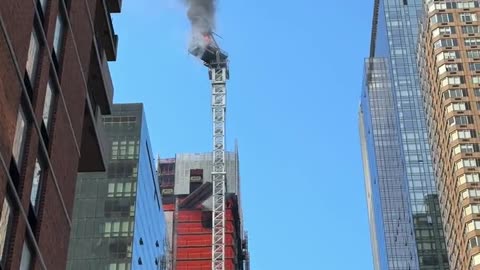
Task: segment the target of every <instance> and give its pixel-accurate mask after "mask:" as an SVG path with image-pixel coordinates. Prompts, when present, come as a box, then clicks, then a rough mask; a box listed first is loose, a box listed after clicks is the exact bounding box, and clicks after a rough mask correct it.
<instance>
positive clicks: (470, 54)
mask: <svg viewBox="0 0 480 270" xmlns="http://www.w3.org/2000/svg"><path fill="white" fill-rule="evenodd" d="M467 57H468V58H480V51H478V50H475V51H467Z"/></svg>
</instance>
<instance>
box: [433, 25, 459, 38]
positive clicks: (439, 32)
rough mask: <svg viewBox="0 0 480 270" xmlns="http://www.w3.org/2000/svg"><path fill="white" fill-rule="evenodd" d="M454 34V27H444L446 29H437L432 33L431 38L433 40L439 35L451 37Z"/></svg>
mask: <svg viewBox="0 0 480 270" xmlns="http://www.w3.org/2000/svg"><path fill="white" fill-rule="evenodd" d="M451 34H455V27H452V26H446V27H439V28H437V29H435V30H433V31H432V38H435V37H437V36H440V35H451Z"/></svg>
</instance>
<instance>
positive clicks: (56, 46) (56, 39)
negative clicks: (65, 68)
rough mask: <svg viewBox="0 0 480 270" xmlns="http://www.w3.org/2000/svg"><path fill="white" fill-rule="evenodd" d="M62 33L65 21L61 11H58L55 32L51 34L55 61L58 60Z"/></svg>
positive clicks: (63, 32) (61, 44)
mask: <svg viewBox="0 0 480 270" xmlns="http://www.w3.org/2000/svg"><path fill="white" fill-rule="evenodd" d="M64 34H65V23H64V19H63V16H62V13H61V12H59V13H58V15H57V20H56V22H55V33H54V36H53V51H54V52H55V55H56V57H57V61H59V60H60V57H61V50H62V48H63V39H64Z"/></svg>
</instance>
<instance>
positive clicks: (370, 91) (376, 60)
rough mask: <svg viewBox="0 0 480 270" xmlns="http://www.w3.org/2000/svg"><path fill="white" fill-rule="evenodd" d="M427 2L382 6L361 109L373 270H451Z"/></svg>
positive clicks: (389, 0) (393, 1) (398, 0)
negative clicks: (429, 73)
mask: <svg viewBox="0 0 480 270" xmlns="http://www.w3.org/2000/svg"><path fill="white" fill-rule="evenodd" d="M422 16H423V1H422V0H376V1H375V4H374V18H373V25H372V37H371V44H370V56H369V58H368V59H367V60H366V67H365V77H364V78H365V79H364V84H363V90H362V99H361V110H360V137H361V140H362V152H363V159H364V171H365V184H366V191H367V202H368V210H369V219H370V228H371V230H370V231H371V237H372V250H373V257H374V265H375V269H377V270H378V269H381V270H384V269H389V270H400V269H402V270H403V269H405V270H408V269H411V270H415V269H422V270H423V269H425V270H430V269H431V270H433V269H435V270H444V269H445V270H446V269H449V267H448V258H447V255H446V249H445V241H444V235H443V230H442V223H441V216H440V211H439V203H438V196H437V190H436V186H435V178H434V174H433V167H432V161H431V157H430V147H429V144H428V134H427V128H426V119H425V113H424V110H423V104H422V94H421V90H420V81H419V74H418V68H417V61H416V48H417V39H418V35H419V32H418V31H419V22H420V21H421V20H422Z"/></svg>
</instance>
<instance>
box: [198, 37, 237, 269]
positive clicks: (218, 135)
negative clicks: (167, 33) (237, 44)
mask: <svg viewBox="0 0 480 270" xmlns="http://www.w3.org/2000/svg"><path fill="white" fill-rule="evenodd" d="M204 39H205V40H204V42H205V44H203V45H205V46H200V45H199V46H193V47H192V48H190V53H191V54H192V55H194V56H196V57H198V58H200V59H201V60H202V61H203V63H204V65H205V66H207V67H208V69H209V70H208V72H209V78H210V81H211V83H212V118H213V152H212V154H213V156H212V158H213V170H212V184H213V194H212V201H213V206H212V270H225V194H226V174H227V173H226V168H225V163H226V162H225V115H226V95H227V87H226V82H227V80H228V79H229V70H228V55H227V54H226V53H225V52H223V51H222V50H221V49H220V48H219V47H218V45H217V43H216V42H215V40H214V39H213V36H212V35H211V34H208V35H205V36H204Z"/></svg>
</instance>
